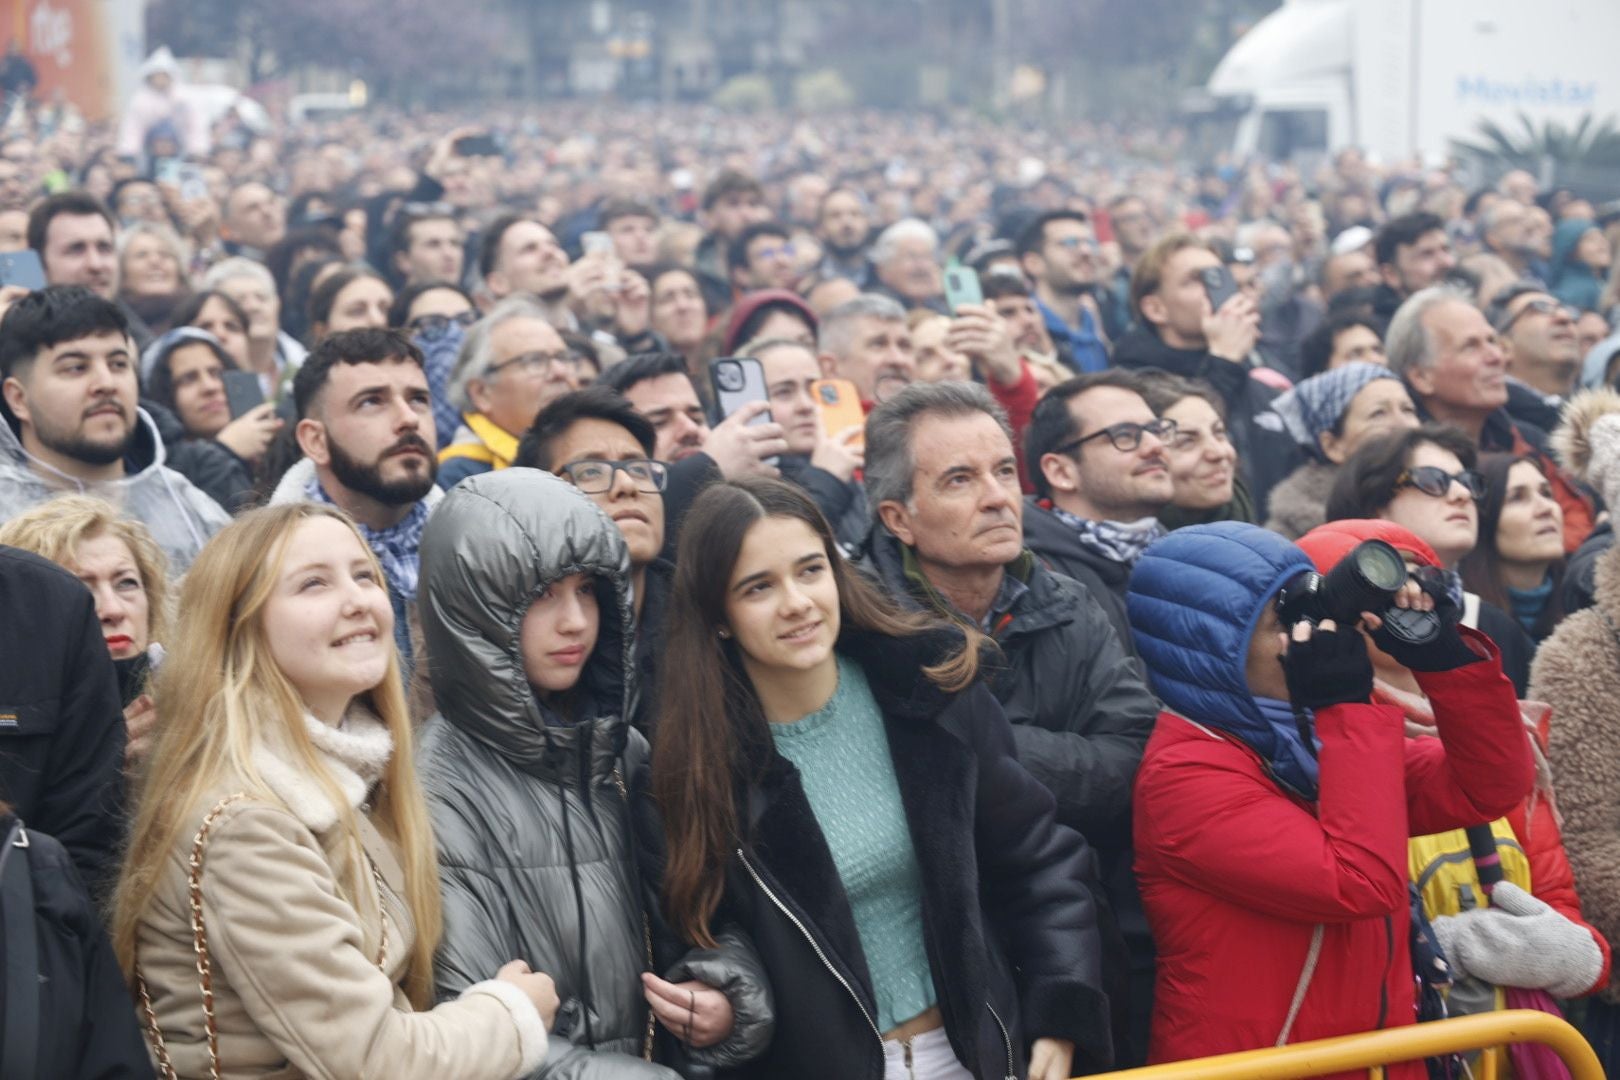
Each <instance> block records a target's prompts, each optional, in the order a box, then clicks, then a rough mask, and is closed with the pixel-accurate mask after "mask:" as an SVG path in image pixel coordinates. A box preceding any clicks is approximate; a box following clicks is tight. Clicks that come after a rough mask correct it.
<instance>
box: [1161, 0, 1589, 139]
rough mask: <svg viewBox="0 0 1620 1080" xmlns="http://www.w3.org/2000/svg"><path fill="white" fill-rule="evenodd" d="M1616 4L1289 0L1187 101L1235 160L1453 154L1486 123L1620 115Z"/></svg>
mask: <svg viewBox="0 0 1620 1080" xmlns="http://www.w3.org/2000/svg"><path fill="white" fill-rule="evenodd" d="M1617 46H1620V0H1537V2H1534V3H1527V2H1525V0H1284V3H1283V6H1282V7H1280V8H1278V9H1277V10H1276V11H1274V12H1272V13H1271V14H1270V15H1267V16H1266V17H1265V18H1263V19H1261V20H1260V21H1259V22H1258V23H1256V24H1255V26H1254V27H1253V28H1252V29H1251V30H1249V32H1248V33H1247V34H1245V35H1244V36H1243V37H1242V38H1240V39H1239V40H1238V41H1237V43H1236V44H1235V45H1233V46H1232V48H1231V50H1230V51H1229V52H1227V54H1226V56H1225V57H1224V58H1222V60H1221V62H1220V63H1219V65H1217V66H1216V68H1215V71H1214V73H1213V74H1212V75H1211V76H1210V79H1209V83H1208V86H1207V88H1206V90H1205V92H1203V93H1202V94H1198V95H1195V97H1194V99H1193V100H1191V101H1189V107H1190V109H1191V110H1192V111H1193V112H1195V113H1197V114H1201V116H1202V118H1203V120H1204V121H1205V132H1204V133H1205V136H1206V140H1205V141H1206V148H1210V149H1213V148H1214V147H1210V146H1208V143H1209V141H1210V136H1211V135H1212V133H1218V134H1214V136H1213V138H1214V141H1216V142H1218V143H1219V144H1221V145H1220V147H1219V148H1221V149H1226V150H1230V151H1231V152H1233V153H1234V154H1235V155H1237V156H1238V157H1240V158H1241V157H1249V156H1254V155H1258V156H1261V157H1264V158H1269V159H1271V160H1288V159H1300V158H1312V157H1318V156H1321V155H1326V154H1330V153H1332V152H1333V151H1335V150H1338V149H1340V148H1342V147H1347V146H1358V147H1361V148H1362V149H1363V150H1365V151H1366V152H1367V153H1368V154H1369V156H1371V157H1373V158H1375V159H1377V160H1381V161H1384V162H1398V161H1406V160H1410V159H1413V158H1417V159H1421V160H1423V161H1425V162H1429V163H1433V162H1438V161H1440V160H1442V159H1444V158H1445V157H1446V156H1447V154H1448V153H1449V151H1450V146H1451V140H1453V139H1466V140H1470V141H1473V140H1475V139H1478V138H1479V131H1478V125H1479V122H1480V121H1481V120H1485V119H1489V120H1492V121H1495V122H1496V123H1498V124H1500V125H1502V126H1503V127H1504V128H1506V129H1507V130H1509V131H1510V132H1520V131H1522V124H1521V123H1520V120H1519V118H1520V116H1521V115H1522V116H1526V117H1528V118H1529V119H1530V121H1531V123H1532V124H1534V125H1535V126H1536V128H1537V129H1538V130H1539V129H1540V128H1541V126H1542V125H1543V124H1544V123H1545V122H1548V121H1557V122H1559V123H1561V124H1563V125H1564V126H1566V127H1574V125H1575V124H1577V123H1579V122H1580V120H1581V119H1582V118H1583V117H1585V116H1592V117H1593V118H1594V121H1602V120H1604V119H1615V120H1616V121H1617V122H1620V63H1617V62H1616V60H1615V50H1616V48H1617Z"/></svg>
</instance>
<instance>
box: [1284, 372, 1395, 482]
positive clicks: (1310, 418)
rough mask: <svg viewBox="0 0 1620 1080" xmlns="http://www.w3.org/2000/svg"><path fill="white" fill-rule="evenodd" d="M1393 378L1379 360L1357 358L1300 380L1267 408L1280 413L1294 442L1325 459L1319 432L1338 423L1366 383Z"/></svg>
mask: <svg viewBox="0 0 1620 1080" xmlns="http://www.w3.org/2000/svg"><path fill="white" fill-rule="evenodd" d="M1395 378H1399V376H1397V375H1396V374H1395V373H1394V372H1393V371H1391V370H1389V368H1387V367H1384V366H1383V365H1382V364H1369V363H1366V362H1364V361H1359V360H1358V361H1356V362H1354V363H1350V364H1344V365H1342V366H1340V367H1336V368H1333V369H1332V370H1331V371H1324V372H1322V374H1320V375H1312V376H1311V377H1310V378H1308V379H1305V380H1303V381H1301V382H1300V383H1299V385H1297V386H1295V387H1294V388H1293V389H1292V390H1290V391H1288V392H1287V393H1285V394H1283V395H1282V396H1281V397H1279V398H1278V399H1277V400H1276V401H1273V402H1272V403H1271V408H1272V411H1273V412H1275V413H1276V414H1277V415H1278V416H1281V417H1282V421H1283V426H1284V427H1285V428H1287V430H1288V434H1289V435H1291V436H1292V437H1293V439H1294V441H1295V442H1297V443H1299V445H1300V446H1302V447H1304V448H1305V451H1306V452H1307V453H1309V454H1310V455H1311V456H1312V457H1314V458H1316V459H1318V460H1323V461H1325V460H1326V457H1325V455H1324V454H1323V453H1322V440H1321V435H1322V433H1323V432H1325V431H1332V430H1334V429H1335V428H1337V427H1338V426H1339V421H1340V420H1341V419H1343V418H1344V414H1345V412H1346V411H1347V410H1348V409H1349V408H1350V403H1351V402H1352V401H1354V400H1355V398H1356V395H1357V394H1359V393H1361V391H1362V389H1363V388H1364V387H1365V386H1366V385H1367V384H1368V383H1371V382H1376V381H1377V380H1379V379H1395Z"/></svg>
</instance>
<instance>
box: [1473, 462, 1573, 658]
mask: <svg viewBox="0 0 1620 1080" xmlns="http://www.w3.org/2000/svg"><path fill="white" fill-rule="evenodd" d="M1479 472H1480V475H1481V476H1483V477H1484V478H1485V496H1484V498H1482V499H1481V500H1480V502H1479V545H1478V546H1477V547H1475V548H1474V550H1473V551H1472V552H1470V553H1469V554H1468V556H1467V557H1466V558H1464V559H1463V561H1462V576H1463V584H1464V585H1465V586H1467V587H1468V589H1469V590H1470V591H1472V592H1476V593H1478V594H1479V595H1480V598H1481V599H1483V600H1486V601H1489V602H1490V603H1492V604H1495V605H1497V606H1498V607H1501V608H1503V609H1505V610H1507V611H1509V612H1511V613H1512V615H1513V617H1514V618H1515V619H1517V620H1518V621H1519V625H1520V626H1522V627H1524V632H1525V633H1527V634H1529V635H1530V639H1531V640H1532V641H1534V642H1536V643H1537V644H1540V642H1541V641H1542V640H1543V639H1545V638H1546V637H1547V635H1549V634H1551V633H1552V632H1553V628H1554V627H1556V626H1557V625H1558V623H1559V621H1560V620H1561V619H1562V618H1563V617H1564V606H1563V604H1562V603H1561V602H1560V597H1559V592H1560V591H1561V588H1560V586H1561V585H1562V583H1563V577H1564V509H1563V507H1562V506H1560V505H1559V503H1558V500H1557V499H1556V498H1555V497H1554V496H1553V490H1552V485H1551V484H1550V483H1549V482H1548V480H1547V474H1546V473H1545V472H1543V471H1542V465H1541V462H1540V460H1539V459H1537V458H1536V457H1535V456H1533V455H1528V454H1523V455H1514V454H1486V455H1484V456H1483V457H1481V458H1480V461H1479Z"/></svg>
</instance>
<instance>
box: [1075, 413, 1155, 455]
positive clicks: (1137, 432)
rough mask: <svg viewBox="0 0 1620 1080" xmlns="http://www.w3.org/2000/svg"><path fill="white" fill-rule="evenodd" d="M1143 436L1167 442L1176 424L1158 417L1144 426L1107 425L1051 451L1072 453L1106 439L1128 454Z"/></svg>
mask: <svg viewBox="0 0 1620 1080" xmlns="http://www.w3.org/2000/svg"><path fill="white" fill-rule="evenodd" d="M1143 435H1152V436H1153V437H1154V438H1156V439H1158V440H1160V441H1161V442H1169V441H1170V440H1171V439H1174V438H1175V437H1176V422H1175V421H1174V420H1166V419H1164V418H1163V417H1160V418H1159V419H1157V420H1154V421H1152V422H1150V423H1146V424H1132V423H1122V424H1109V425H1108V426H1107V427H1105V428H1103V429H1102V430H1101V431H1093V432H1092V433H1091V434H1090V435H1087V436H1085V437H1084V438H1080V439H1076V440H1074V441H1073V442H1071V443H1064V444H1063V445H1062V446H1060V447H1058V448H1057V449H1056V450H1054V451H1052V453H1054V454H1068V453H1072V452H1073V451H1075V450H1078V449H1080V448H1081V447H1082V446H1084V445H1085V444H1086V443H1088V442H1090V441H1091V440H1092V439H1102V438H1106V439H1107V440H1108V441H1109V442H1111V443H1113V444H1114V449H1115V450H1118V451H1120V452H1121V453H1126V454H1128V453H1130V452H1131V451H1132V450H1135V449H1136V448H1137V447H1138V446H1141V445H1142V436H1143Z"/></svg>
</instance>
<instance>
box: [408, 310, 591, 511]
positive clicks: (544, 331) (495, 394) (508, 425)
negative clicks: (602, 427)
mask: <svg viewBox="0 0 1620 1080" xmlns="http://www.w3.org/2000/svg"><path fill="white" fill-rule="evenodd" d="M578 388H579V377H578V375H577V373H576V372H575V369H574V362H573V357H572V356H571V354H570V353H569V351H568V345H567V343H566V342H565V341H563V339H562V335H561V334H559V333H558V332H557V329H556V327H554V326H553V325H552V324H551V323H550V322H549V321H548V320H547V318H546V311H545V309H544V308H542V307H541V306H540V305H539V304H538V303H536V302H535V301H534V300H532V299H530V298H529V297H527V296H521V295H519V296H510V297H508V298H506V299H505V300H502V301H501V302H500V303H498V304H496V305H495V307H494V308H493V309H491V310H490V313H489V314H488V315H486V316H484V318H483V319H481V320H479V321H478V322H477V323H476V324H475V325H474V326H473V328H472V329H471V330H469V331H468V332H467V340H466V341H465V342H464V343H463V344H462V346H461V355H460V356H459V357H458V358H457V359H456V369H455V372H454V373H453V374H452V375H451V376H450V400H451V401H452V402H453V403H454V404H455V407H456V408H457V409H458V410H460V412H461V426H460V427H459V428H458V429H457V430H456V435H455V438H454V439H452V440H451V441H450V445H449V446H446V447H445V448H444V449H443V450H441V451H439V485H440V486H441V487H443V488H444V489H445V490H446V491H449V490H450V489H451V488H452V487H454V486H455V485H456V484H457V483H459V482H460V481H462V480H464V479H466V478H467V477H469V476H474V475H476V474H478V473H486V472H493V471H495V470H498V469H504V468H506V467H507V466H509V465H511V464H512V459H513V458H515V457H516V456H517V448H518V441H519V440H520V439H522V437H523V433H524V432H525V431H527V430H528V429H529V426H530V425H531V424H533V423H534V418H535V415H536V414H537V413H539V411H540V410H541V409H543V408H545V407H546V406H547V405H549V404H551V402H553V401H555V400H557V399H558V398H560V397H562V396H563V395H564V394H566V393H569V392H570V391H573V390H577V389H578Z"/></svg>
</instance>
